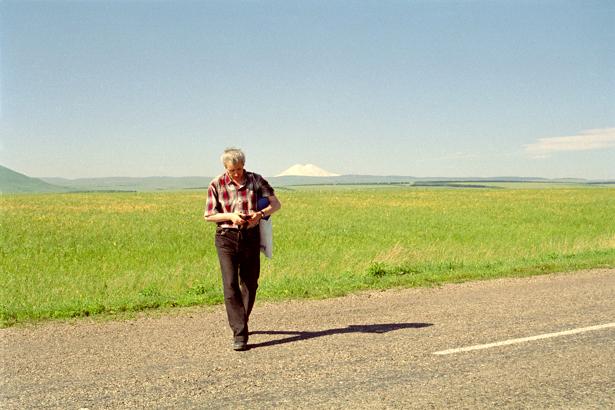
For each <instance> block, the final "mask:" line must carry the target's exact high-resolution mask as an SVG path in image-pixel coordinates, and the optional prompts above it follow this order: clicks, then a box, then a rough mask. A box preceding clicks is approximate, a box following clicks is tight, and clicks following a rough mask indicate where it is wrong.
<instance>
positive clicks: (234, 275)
mask: <svg viewBox="0 0 615 410" xmlns="http://www.w3.org/2000/svg"><path fill="white" fill-rule="evenodd" d="M221 160H222V164H223V165H224V168H225V169H226V172H225V173H224V174H222V175H220V176H219V177H217V178H214V179H213V180H212V181H211V183H210V184H209V188H208V190H207V201H206V205H205V215H204V216H205V220H207V221H209V222H215V223H216V224H218V226H217V228H216V238H215V244H216V249H217V251H218V259H219V261H220V270H221V271H222V285H223V290H224V304H225V306H226V313H227V316H228V322H229V325H230V327H231V330H232V331H233V349H234V350H238V351H241V350H247V349H248V319H249V317H250V312H251V311H252V307H253V306H254V301H255V299H256V289H257V288H258V278H259V275H260V234H259V230H258V229H257V228H258V224H259V222H260V220H261V219H262V218H265V217H266V216H268V215H271V214H272V213H274V212H276V211H277V210H279V209H280V207H281V204H280V201H279V200H278V199H277V198H276V196H275V193H274V190H273V188H272V187H271V185H269V183H268V182H267V181H266V180H265V179H264V178H263V177H262V176H260V175H259V174H256V173H253V172H248V171H246V170H245V169H244V165H245V155H244V153H243V152H242V151H241V150H240V149H237V148H228V149H226V150H225V151H224V153H223V154H222V157H221ZM259 198H267V199H268V200H269V205H268V206H267V207H266V208H264V209H261V210H258V209H257V202H258V199H259Z"/></svg>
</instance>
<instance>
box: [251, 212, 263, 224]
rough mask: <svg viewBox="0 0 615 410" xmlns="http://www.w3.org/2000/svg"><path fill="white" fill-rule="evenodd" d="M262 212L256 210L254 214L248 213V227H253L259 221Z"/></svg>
mask: <svg viewBox="0 0 615 410" xmlns="http://www.w3.org/2000/svg"><path fill="white" fill-rule="evenodd" d="M262 216H263V215H262V214H261V213H260V212H256V213H254V214H250V219H248V221H247V222H248V228H254V227H255V226H256V225H258V223H259V222H260V221H261V218H262Z"/></svg>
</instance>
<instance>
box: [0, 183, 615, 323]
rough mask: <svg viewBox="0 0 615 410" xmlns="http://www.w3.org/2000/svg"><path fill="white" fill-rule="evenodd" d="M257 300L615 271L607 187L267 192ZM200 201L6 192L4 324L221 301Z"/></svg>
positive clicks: (199, 197)
mask: <svg viewBox="0 0 615 410" xmlns="http://www.w3.org/2000/svg"><path fill="white" fill-rule="evenodd" d="M278 196H279V197H280V199H281V201H282V203H283V208H282V211H280V213H278V214H276V215H275V216H274V218H273V221H274V237H275V249H274V258H273V259H272V260H266V259H264V258H263V264H262V270H261V282H260V289H259V297H258V299H259V300H281V299H287V298H324V297H331V296H340V295H344V294H347V293H349V292H353V291H357V290H362V289H385V288H391V287H407V286H425V285H431V284H439V283H444V282H456V281H465V280H474V279H484V278H495V277H503V276H525V275H533V274H539V273H548V272H554V271H568V270H574V269H584V268H593V267H615V218H613V215H615V189H613V188H573V187H567V188H562V187H554V188H550V189H535V188H534V189H459V188H456V189H442V188H433V189H432V188H390V187H386V188H379V187H372V188H365V187H363V188H344V189H336V188H310V189H299V190H294V191H291V190H279V191H278ZM204 198H205V192H202V191H190V192H186V191H184V192H174V193H173V192H165V193H104V194H103V193H89V194H43V195H5V196H3V197H2V198H1V199H0V200H1V201H2V203H1V209H2V214H1V218H0V224H1V226H0V229H1V232H2V235H1V237H0V280H1V281H2V286H1V287H0V320H1V322H2V325H3V326H8V325H11V324H15V323H19V322H25V321H32V320H40V319H48V318H68V317H76V316H88V315H94V314H100V313H114V312H126V311H128V312H132V311H139V310H143V309H148V308H157V307H169V306H189V305H195V304H216V303H221V302H222V293H221V284H220V279H219V268H218V261H217V257H216V253H215V248H214V246H213V232H214V225H213V224H208V223H206V222H204V221H203V220H202V217H201V215H202V209H203V205H204Z"/></svg>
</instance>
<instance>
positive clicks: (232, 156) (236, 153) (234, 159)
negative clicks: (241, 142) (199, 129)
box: [220, 148, 246, 165]
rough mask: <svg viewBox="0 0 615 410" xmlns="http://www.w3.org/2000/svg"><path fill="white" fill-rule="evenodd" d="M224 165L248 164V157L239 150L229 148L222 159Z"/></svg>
mask: <svg viewBox="0 0 615 410" xmlns="http://www.w3.org/2000/svg"><path fill="white" fill-rule="evenodd" d="M220 160H221V161H222V165H226V164H228V163H229V162H230V163H231V164H233V165H237V164H241V165H244V164H245V163H246V155H245V154H244V153H243V151H242V150H240V149H239V148H227V149H225V150H224V154H222V156H221V157H220Z"/></svg>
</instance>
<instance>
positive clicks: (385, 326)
mask: <svg viewBox="0 0 615 410" xmlns="http://www.w3.org/2000/svg"><path fill="white" fill-rule="evenodd" d="M429 326H433V323H381V324H374V325H349V326H348V327H341V328H338V329H328V330H321V331H318V332H301V331H286V330H260V331H255V332H250V334H252V335H291V336H290V337H287V338H284V339H278V340H270V341H267V342H262V343H255V344H250V348H251V349H255V348H258V347H267V346H275V345H281V344H284V343H292V342H297V341H300V340H307V339H313V338H315V337H323V336H332V335H341V334H346V333H387V332H392V331H394V330H401V329H420V328H422V327H429Z"/></svg>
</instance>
